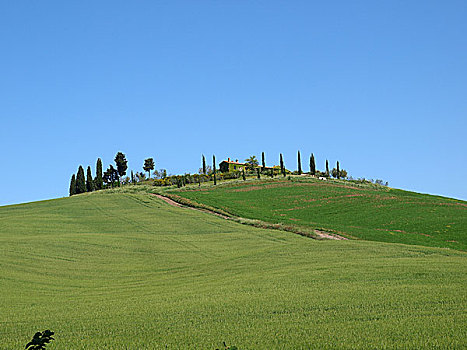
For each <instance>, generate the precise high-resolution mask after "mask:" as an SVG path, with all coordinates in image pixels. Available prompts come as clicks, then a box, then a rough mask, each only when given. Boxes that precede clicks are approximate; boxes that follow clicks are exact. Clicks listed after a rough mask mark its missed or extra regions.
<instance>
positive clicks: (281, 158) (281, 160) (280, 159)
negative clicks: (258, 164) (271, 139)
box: [279, 153, 285, 177]
mask: <svg viewBox="0 0 467 350" xmlns="http://www.w3.org/2000/svg"><path fill="white" fill-rule="evenodd" d="M279 162H280V165H281V173H282V175H283V176H284V177H285V166H284V159H283V157H282V153H281V154H280V157H279Z"/></svg>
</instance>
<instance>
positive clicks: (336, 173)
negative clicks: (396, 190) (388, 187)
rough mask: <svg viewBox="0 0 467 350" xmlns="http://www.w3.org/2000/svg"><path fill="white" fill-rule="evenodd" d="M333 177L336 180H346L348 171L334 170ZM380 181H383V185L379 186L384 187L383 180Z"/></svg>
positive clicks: (332, 171)
mask: <svg viewBox="0 0 467 350" xmlns="http://www.w3.org/2000/svg"><path fill="white" fill-rule="evenodd" d="M331 175H332V177H335V178H338V179H340V178H344V179H345V178H346V177H347V171H346V170H344V169H339V168H334V169H332V170H331ZM380 181H381V183H378V184H380V185H382V180H380Z"/></svg>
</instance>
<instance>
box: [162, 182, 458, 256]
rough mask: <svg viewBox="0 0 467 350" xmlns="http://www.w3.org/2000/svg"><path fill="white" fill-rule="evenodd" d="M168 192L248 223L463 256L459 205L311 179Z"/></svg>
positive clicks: (365, 185) (456, 201) (411, 194)
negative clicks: (438, 249) (261, 222)
mask: <svg viewBox="0 0 467 350" xmlns="http://www.w3.org/2000/svg"><path fill="white" fill-rule="evenodd" d="M170 192H172V193H175V194H177V195H179V196H182V197H185V198H187V199H190V200H193V201H196V202H200V203H204V204H207V205H209V206H212V207H215V208H220V209H222V210H224V211H226V212H229V213H231V214H233V215H236V216H240V217H245V218H249V219H259V220H264V221H267V222H271V223H283V224H287V225H296V226H302V227H308V228H318V229H324V230H327V231H331V232H336V233H338V234H340V235H343V236H346V237H351V238H358V239H364V240H371V241H381V242H393V243H394V242H395V243H404V244H417V245H424V246H432V247H448V248H453V249H459V250H464V251H465V250H467V202H465V201H461V200H454V199H450V198H444V197H439V196H431V195H426V194H419V193H414V192H408V191H402V190H398V189H391V188H388V187H384V186H376V185H372V184H359V183H356V182H349V181H339V180H328V181H322V180H317V179H312V178H310V177H292V178H291V180H287V179H286V178H280V179H275V180H263V181H247V182H237V183H234V184H228V183H227V184H224V185H221V186H219V185H218V186H209V187H202V188H201V189H198V188H197V187H193V188H191V190H190V187H186V188H184V189H182V190H172V191H170Z"/></svg>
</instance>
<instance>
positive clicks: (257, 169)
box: [256, 168, 261, 179]
mask: <svg viewBox="0 0 467 350" xmlns="http://www.w3.org/2000/svg"><path fill="white" fill-rule="evenodd" d="M256 172H257V174H258V179H261V175H260V174H259V168H256Z"/></svg>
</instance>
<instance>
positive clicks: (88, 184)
mask: <svg viewBox="0 0 467 350" xmlns="http://www.w3.org/2000/svg"><path fill="white" fill-rule="evenodd" d="M86 191H88V192H92V191H94V181H93V180H92V174H91V167H90V166H89V165H88V169H87V172H86Z"/></svg>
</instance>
